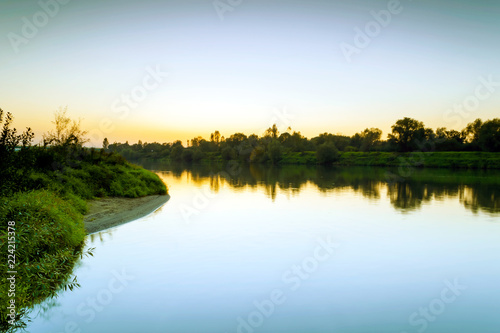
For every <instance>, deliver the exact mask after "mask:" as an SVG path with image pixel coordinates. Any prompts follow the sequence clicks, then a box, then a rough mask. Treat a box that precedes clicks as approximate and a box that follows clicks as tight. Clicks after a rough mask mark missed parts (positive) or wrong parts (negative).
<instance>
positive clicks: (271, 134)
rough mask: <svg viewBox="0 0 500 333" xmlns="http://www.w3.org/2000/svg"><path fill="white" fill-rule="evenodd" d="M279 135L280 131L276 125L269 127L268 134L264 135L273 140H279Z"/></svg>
mask: <svg viewBox="0 0 500 333" xmlns="http://www.w3.org/2000/svg"><path fill="white" fill-rule="evenodd" d="M279 134H280V132H279V131H278V127H277V126H276V124H273V126H272V127H269V128H268V129H267V130H266V132H265V133H264V136H265V137H271V138H273V139H277V138H278V135H279Z"/></svg>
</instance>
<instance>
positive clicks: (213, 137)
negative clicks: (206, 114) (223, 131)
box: [210, 131, 220, 143]
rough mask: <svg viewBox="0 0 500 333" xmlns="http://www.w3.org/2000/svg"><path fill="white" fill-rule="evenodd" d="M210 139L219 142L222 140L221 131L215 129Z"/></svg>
mask: <svg viewBox="0 0 500 333" xmlns="http://www.w3.org/2000/svg"><path fill="white" fill-rule="evenodd" d="M210 141H212V142H215V143H219V142H220V133H219V131H215V132H213V133H212V134H210Z"/></svg>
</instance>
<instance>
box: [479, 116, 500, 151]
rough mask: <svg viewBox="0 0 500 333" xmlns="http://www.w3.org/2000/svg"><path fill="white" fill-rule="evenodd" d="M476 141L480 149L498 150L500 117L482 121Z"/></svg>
mask: <svg viewBox="0 0 500 333" xmlns="http://www.w3.org/2000/svg"><path fill="white" fill-rule="evenodd" d="M477 141H478V144H479V147H481V149H482V150H485V151H492V152H500V118H495V119H492V120H488V121H486V122H484V124H483V125H482V126H481V128H480V130H479V133H478V139H477Z"/></svg>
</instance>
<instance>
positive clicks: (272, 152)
mask: <svg viewBox="0 0 500 333" xmlns="http://www.w3.org/2000/svg"><path fill="white" fill-rule="evenodd" d="M267 155H268V157H269V160H270V161H271V163H272V164H278V163H279V161H281V157H282V155H283V149H282V147H281V143H280V142H279V141H278V140H272V141H271V142H270V143H269V145H268V146H267Z"/></svg>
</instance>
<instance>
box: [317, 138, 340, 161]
mask: <svg viewBox="0 0 500 333" xmlns="http://www.w3.org/2000/svg"><path fill="white" fill-rule="evenodd" d="M339 157H340V154H339V151H338V149H337V147H335V145H334V144H333V143H332V142H325V143H323V144H321V145H319V146H318V150H317V151H316V158H317V160H318V163H319V164H332V163H333V162H336V161H338V159H339Z"/></svg>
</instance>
